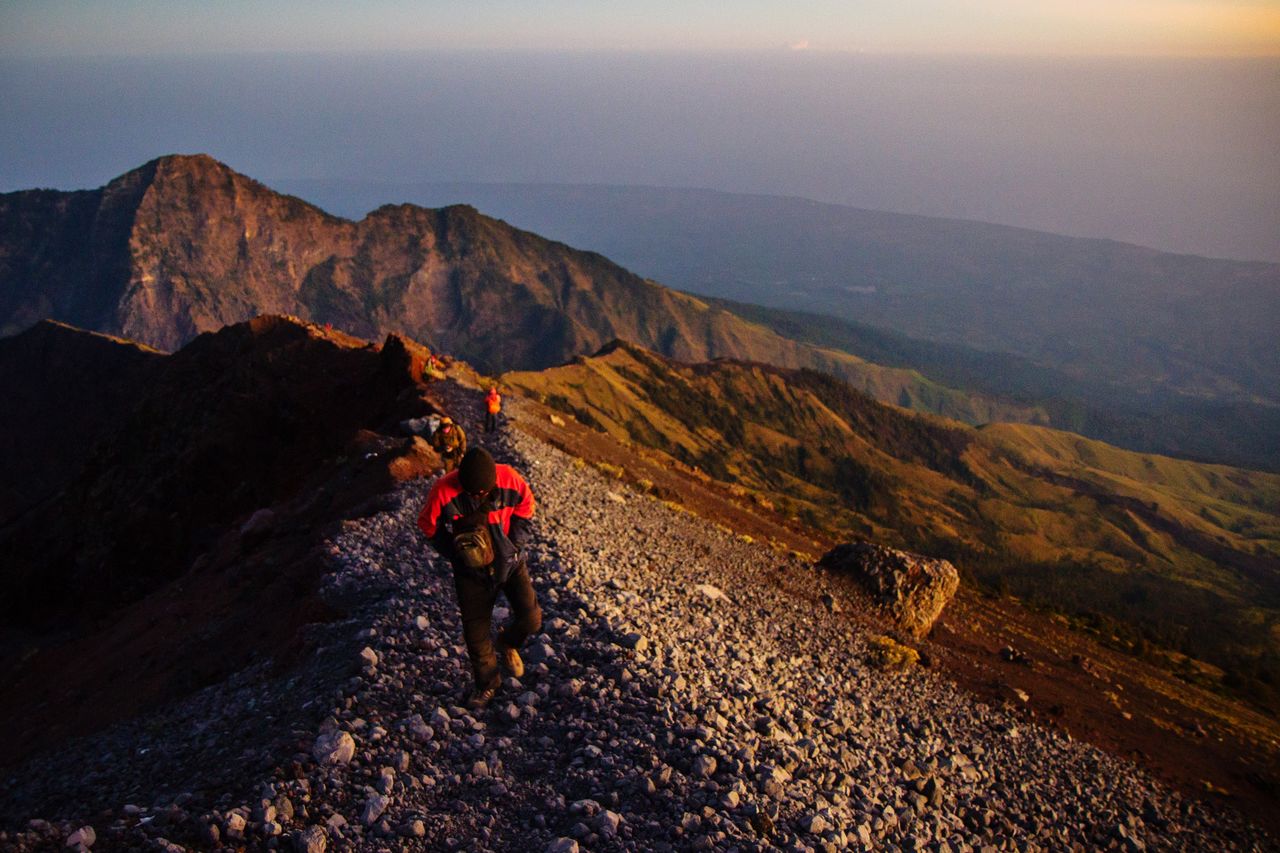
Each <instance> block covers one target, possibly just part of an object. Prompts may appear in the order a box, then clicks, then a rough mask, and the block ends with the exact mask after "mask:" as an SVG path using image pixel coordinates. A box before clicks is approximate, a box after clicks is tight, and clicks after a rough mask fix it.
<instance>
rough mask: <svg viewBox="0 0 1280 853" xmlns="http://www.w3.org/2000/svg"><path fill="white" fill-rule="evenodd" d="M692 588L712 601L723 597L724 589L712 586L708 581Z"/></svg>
mask: <svg viewBox="0 0 1280 853" xmlns="http://www.w3.org/2000/svg"><path fill="white" fill-rule="evenodd" d="M694 590H696V591H697V592H700V593H702V594H703V595H705V596H706V597H707V598H709V599H711V600H712V601H721V600H723V599H724V597H725V594H724V591H723V590H722V589H720V587H718V586H712V585H711V584H709V583H700V584H698V585H697V586H695V587H694Z"/></svg>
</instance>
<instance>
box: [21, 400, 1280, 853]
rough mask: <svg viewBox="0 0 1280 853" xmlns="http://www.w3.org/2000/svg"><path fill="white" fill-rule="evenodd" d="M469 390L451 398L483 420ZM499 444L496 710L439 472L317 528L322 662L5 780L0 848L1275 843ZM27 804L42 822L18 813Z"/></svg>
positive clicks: (778, 558)
mask: <svg viewBox="0 0 1280 853" xmlns="http://www.w3.org/2000/svg"><path fill="white" fill-rule="evenodd" d="M478 400H479V397H478V395H473V394H471V393H470V392H464V391H462V390H460V389H453V390H452V391H451V392H450V401H451V404H452V406H456V407H457V409H459V410H462V411H463V412H464V413H465V414H469V415H471V416H472V418H471V421H470V422H475V418H476V417H477V416H478V405H477V404H478ZM477 438H478V439H480V441H482V442H484V441H486V438H487V437H485V436H481V435H476V436H473V440H474V439H477ZM487 444H488V446H489V447H490V449H491V450H493V451H494V452H495V455H496V456H498V458H499V460H500V461H508V462H510V463H511V464H513V465H516V466H517V467H518V468H519V469H520V470H521V471H523V472H524V473H525V474H526V476H527V478H528V479H529V482H530V485H531V486H532V488H533V490H534V493H535V495H536V497H537V500H538V502H539V506H538V513H537V521H536V523H535V525H534V530H533V536H532V541H531V542H530V544H529V547H528V549H527V553H528V557H529V560H530V569H531V575H532V576H533V579H534V585H535V587H536V588H537V590H538V595H539V599H540V602H541V604H542V606H543V610H544V625H543V633H541V634H539V635H538V636H536V637H533V638H531V640H530V642H529V644H528V646H527V647H526V648H525V650H524V657H525V661H526V665H527V671H526V673H525V676H524V677H523V678H522V679H521V680H519V681H517V680H515V679H511V678H508V679H506V680H505V681H504V684H503V688H502V690H501V691H500V693H499V694H498V697H497V699H496V700H495V701H494V702H493V704H492V705H491V706H490V707H489V708H488V709H486V710H485V711H483V712H479V713H473V712H470V711H467V710H466V709H464V708H463V707H460V704H461V702H462V700H463V697H464V696H465V692H466V688H467V687H468V679H469V668H468V667H467V663H466V654H465V649H464V647H463V646H462V643H461V626H460V624H459V619H458V613H457V606H456V604H455V602H454V594H453V590H452V583H451V580H450V577H449V569H448V567H447V566H446V565H445V564H444V563H443V561H441V560H439V559H438V558H436V557H435V556H434V555H433V554H432V553H431V552H430V550H429V548H427V546H426V544H425V542H424V541H423V539H422V537H421V535H420V533H419V532H418V530H417V529H416V527H415V524H414V521H415V518H416V515H417V512H418V510H419V508H420V507H421V505H422V503H423V502H424V500H425V498H426V494H427V491H428V489H429V488H430V485H431V483H430V481H422V480H419V481H411V482H408V483H405V484H402V486H400V487H399V489H398V490H397V491H396V492H395V493H394V494H393V495H391V496H389V498H388V500H387V502H386V504H387V508H386V509H385V511H383V512H380V513H378V514H376V515H373V516H370V517H367V518H364V519H360V520H357V521H349V522H345V523H344V524H343V525H342V529H341V530H340V531H338V532H337V533H335V535H334V536H333V538H332V539H331V541H330V542H329V543H328V551H329V555H330V562H331V568H332V572H331V574H329V575H328V576H327V578H326V580H325V584H326V586H325V593H326V597H328V598H329V599H330V600H332V601H334V602H338V603H341V604H342V605H343V606H344V607H345V608H347V609H348V612H349V613H350V614H351V615H350V618H349V619H348V620H346V621H343V622H339V623H331V624H328V625H324V626H316V627H315V628H314V631H313V637H312V643H313V645H314V646H315V649H316V650H315V652H314V654H313V656H312V658H311V659H310V660H309V662H307V663H306V664H305V665H303V666H301V667H300V668H298V669H297V670H296V671H295V672H294V673H292V674H291V675H290V676H289V679H288V680H286V681H283V682H282V681H281V680H280V678H279V677H278V676H275V675H273V674H272V673H271V671H270V668H269V667H266V666H263V667H260V668H258V669H256V670H252V671H248V672H246V673H243V674H241V676H239V677H238V679H237V680H235V681H234V682H233V683H232V684H229V685H226V686H223V687H219V688H214V689H211V690H207V691H204V692H202V693H200V694H197V695H196V696H194V697H192V698H190V699H188V700H187V701H185V702H183V703H179V705H177V706H176V707H175V708H173V709H170V710H169V711H166V712H165V713H164V714H161V715H156V716H155V717H152V718H149V719H148V720H147V721H145V722H141V723H137V724H133V725H131V726H124V727H118V728H116V729H113V730H111V731H109V732H106V733H103V734H101V735H99V736H96V737H94V738H90V739H87V740H85V741H82V742H79V743H77V744H74V745H72V746H70V747H69V748H68V749H67V750H65V751H64V752H63V754H62V756H61V757H59V758H57V759H51V758H46V759H42V761H41V763H40V764H38V765H36V764H33V765H31V766H30V767H28V768H26V769H25V770H24V771H22V772H20V773H18V774H11V776H10V777H9V778H7V779H6V780H5V784H6V793H5V797H6V799H9V800H10V806H8V807H6V808H5V810H4V812H3V814H4V815H5V818H6V820H7V821H8V822H9V823H8V825H9V827H10V831H9V832H7V833H5V834H0V847H4V848H5V849H17V850H27V849H36V848H40V847H46V846H48V847H52V846H58V847H62V846H63V845H64V844H65V843H66V842H67V841H68V839H69V838H70V836H72V834H73V833H80V835H78V836H76V838H75V839H74V841H75V842H77V843H78V844H80V845H81V849H89V848H90V847H92V849H128V848H130V847H133V848H137V849H170V850H171V849H178V848H184V849H185V848H198V849H213V848H218V847H223V846H228V847H248V848H251V849H252V848H280V849H298V850H308V851H320V850H325V849H330V850H333V849H337V850H348V849H355V850H384V849H386V850H391V849H410V850H442V849H443V850H521V851H541V850H548V851H551V850H565V851H571V850H578V849H582V850H656V851H662V850H677V849H678V850H687V849H692V850H711V849H716V850H733V849H736V850H742V851H749V850H765V849H786V850H842V849H860V848H867V849H883V850H905V851H915V850H933V851H967V850H980V851H988V850H1036V849H1042V850H1066V849H1076V850H1096V849H1116V850H1144V849H1151V850H1189V849H1199V850H1251V849H1270V848H1272V847H1273V846H1274V844H1273V842H1272V841H1271V840H1270V839H1269V838H1268V837H1266V836H1265V835H1264V834H1262V833H1261V831H1259V830H1257V829H1255V828H1252V827H1250V826H1249V825H1247V824H1245V823H1244V822H1243V821H1241V820H1240V819H1239V818H1238V817H1235V816H1234V815H1232V814H1228V813H1223V812H1217V811H1212V812H1211V811H1209V810H1207V809H1206V807H1204V806H1203V805H1202V804H1200V803H1198V802H1196V801H1193V800H1190V799H1187V798H1184V797H1182V796H1180V795H1178V794H1177V793H1175V792H1171V791H1170V790H1168V789H1166V788H1164V787H1162V786H1161V785H1159V784H1158V783H1156V782H1155V781H1153V780H1152V779H1151V778H1149V777H1148V776H1147V775H1145V774H1144V773H1143V772H1141V771H1140V770H1139V769H1137V768H1136V767H1134V766H1132V765H1130V764H1127V763H1125V762H1124V761H1121V760H1119V759H1117V758H1114V757H1112V756H1109V755H1107V754H1105V753H1103V752H1101V751H1099V750H1097V749H1094V748H1092V747H1090V746H1088V745H1086V744H1082V743H1079V742H1074V741H1072V740H1071V739H1070V738H1069V737H1067V736H1066V735H1064V734H1062V733H1060V732H1057V731H1054V730H1051V729H1046V728H1041V727H1038V726H1035V725H1028V724H1027V723H1025V722H1024V721H1022V720H1020V719H1018V718H1017V717H1016V716H1014V715H1012V714H1009V713H1007V712H1005V711H1003V710H1001V709H998V708H992V707H988V706H985V705H983V704H982V703H980V702H978V701H976V700H975V699H973V698H972V697H970V696H969V695H967V694H965V693H963V692H961V691H960V690H959V689H957V688H956V687H955V686H954V685H952V684H951V683H950V682H948V681H946V680H945V679H944V678H942V677H940V676H938V675H936V674H934V673H932V672H930V671H928V670H921V669H915V670H910V671H907V672H905V673H890V672H882V671H880V670H877V669H875V668H873V667H872V666H870V665H869V664H868V663H867V660H868V648H867V644H866V642H865V640H864V631H863V627H862V626H863V624H864V623H862V622H860V621H858V619H857V618H855V614H850V613H849V612H847V610H848V609H847V608H846V609H845V610H846V612H843V613H841V612H832V611H831V610H830V609H828V608H825V607H822V606H821V605H819V606H817V607H815V606H813V603H812V601H809V600H799V599H797V598H796V597H795V596H792V595H789V594H787V593H785V592H783V591H782V590H781V588H780V586H779V585H778V584H775V583H771V582H769V579H770V578H771V577H776V576H778V575H779V574H780V573H800V574H804V573H810V574H812V575H813V577H814V583H815V584H820V583H821V580H820V576H819V575H818V574H817V573H816V572H815V570H814V569H813V568H812V567H811V566H810V565H807V564H804V563H801V562H799V561H797V560H794V559H792V558H790V557H788V556H786V555H780V554H779V553H777V552H775V551H774V550H772V549H770V548H769V547H767V546H765V545H761V544H757V543H752V542H749V541H746V540H744V539H743V538H741V537H737V536H735V535H733V534H732V533H731V532H729V531H726V530H723V529H721V528H718V527H716V526H714V525H712V524H709V523H707V522H705V521H703V520H701V519H698V518H696V517H694V516H692V515H689V514H688V513H685V512H682V511H680V510H679V509H678V508H677V507H673V506H670V505H667V504H664V503H662V502H660V501H657V500H655V499H653V498H651V497H648V496H646V495H641V494H638V493H635V492H632V491H630V490H628V489H627V488H626V487H624V486H623V485H621V484H620V483H619V482H618V481H617V480H613V479H610V478H608V477H606V476H605V475H603V474H601V473H599V472H597V471H595V470H594V469H593V468H591V467H590V466H585V465H583V464H582V463H581V462H578V461H575V460H574V459H572V458H570V457H567V456H565V455H564V454H562V453H561V452H559V451H557V450H555V449H553V448H551V447H549V446H547V445H545V444H543V443H540V442H538V441H536V440H534V439H531V438H529V437H527V436H525V435H523V434H520V433H517V432H514V431H506V430H504V431H503V432H502V433H500V434H497V435H495V436H493V437H492V438H491V439H489V440H488V442H487ZM815 588H816V587H815ZM814 599H815V600H816V599H817V596H816V595H815V596H814ZM506 615H507V614H506V613H505V609H504V608H503V607H502V606H501V604H500V607H499V610H498V617H499V618H498V620H497V621H498V622H500V621H501V619H502V618H504V617H505V616H506ZM219 715H221V716H220V717H219ZM140 750H142V751H143V752H142V753H141V754H139V751H140ZM155 750H159V751H160V752H162V753H163V754H164V755H166V756H169V758H166V759H164V760H158V759H155V758H154V757H153V758H152V759H150V760H148V759H147V756H148V755H153V751H155ZM121 762H124V763H123V764H122V763H121ZM36 775H39V776H40V777H41V778H38V779H37V778H35V776H36ZM85 779H88V780H90V782H89V783H87V784H86V783H85V782H84V780H85ZM14 804H16V805H14ZM37 808H46V809H49V810H50V811H46V812H44V815H45V816H46V817H50V818H51V819H49V820H39V819H36V820H29V819H30V818H32V817H33V816H34V815H35V813H36V812H35V811H34V810H36V809H37ZM18 814H21V816H22V820H21V821H20V822H15V820H16V818H15V816H16V815H18ZM52 818H57V819H56V820H55V819H52ZM86 827H87V828H89V830H90V831H89V832H88V833H87V834H86V833H85V832H84V830H83V828H86ZM90 836H92V838H93V839H94V840H93V841H92V842H91V843H90V844H86V843H85V841H86V839H88V838H90Z"/></svg>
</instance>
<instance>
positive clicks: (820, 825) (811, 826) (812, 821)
mask: <svg viewBox="0 0 1280 853" xmlns="http://www.w3.org/2000/svg"><path fill="white" fill-rule="evenodd" d="M800 828H801V829H802V830H803V831H804V832H807V833H809V834H810V835H819V834H821V833H823V832H826V831H827V830H828V829H830V828H831V824H829V823H827V819H826V818H824V817H823V816H822V815H820V814H812V815H809V816H808V817H805V818H803V819H802V820H801V821H800Z"/></svg>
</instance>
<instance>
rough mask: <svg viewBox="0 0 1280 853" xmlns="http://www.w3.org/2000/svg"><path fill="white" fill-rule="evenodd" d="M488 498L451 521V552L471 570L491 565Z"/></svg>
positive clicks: (492, 552)
mask: <svg viewBox="0 0 1280 853" xmlns="http://www.w3.org/2000/svg"><path fill="white" fill-rule="evenodd" d="M491 509H492V504H491V501H490V500H489V499H485V502H484V503H483V504H481V505H480V507H479V508H478V509H477V510H476V511H475V512H472V513H470V514H468V515H464V516H463V517H461V518H459V519H456V520H455V521H454V522H453V527H452V530H453V552H454V554H455V555H456V556H457V560H458V563H459V564H461V565H463V566H465V567H466V568H468V569H471V570H472V571H476V572H478V571H481V570H482V569H486V568H489V567H490V566H492V565H493V558H494V550H493V536H492V535H491V534H490V533H489V512H490V510H491Z"/></svg>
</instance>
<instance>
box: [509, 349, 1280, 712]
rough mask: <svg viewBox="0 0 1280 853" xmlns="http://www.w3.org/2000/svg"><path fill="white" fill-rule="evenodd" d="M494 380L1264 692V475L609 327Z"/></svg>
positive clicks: (1272, 529) (1275, 517) (1273, 493)
mask: <svg viewBox="0 0 1280 853" xmlns="http://www.w3.org/2000/svg"><path fill="white" fill-rule="evenodd" d="M505 381H507V382H508V383H510V385H512V386H513V387H515V388H517V389H519V390H520V391H521V392H523V393H526V394H529V395H534V396H537V397H539V398H541V399H543V400H545V401H546V402H548V403H550V404H551V405H553V406H556V407H558V408H560V409H562V410H564V411H566V412H569V413H571V414H573V415H574V416H575V417H577V418H578V419H579V420H581V421H583V422H585V423H587V424H589V425H593V426H595V427H596V428H598V429H601V430H604V431H606V432H608V433H610V434H612V435H614V436H615V437H618V438H620V439H623V440H626V441H629V442H632V443H635V444H640V445H644V446H647V447H650V448H654V449H657V450H660V451H662V452H665V453H667V454H669V455H670V456H672V457H673V458H675V459H678V460H680V461H682V462H684V463H686V464H691V465H696V466H698V467H699V468H701V469H702V470H703V471H704V472H706V473H707V474H709V475H710V476H712V477H714V478H716V479H719V480H723V481H726V482H729V483H734V484H737V485H738V486H740V487H742V488H745V489H747V490H749V491H751V492H753V493H755V494H756V496H757V499H758V500H760V501H767V502H769V503H771V504H774V505H775V506H777V507H778V508H779V509H782V510H783V511H784V512H786V513H788V514H790V515H794V516H796V517H798V518H800V519H802V520H804V521H806V522H807V523H809V524H812V525H814V526H817V527H819V528H822V529H825V530H828V531H830V532H832V533H834V534H836V535H837V536H839V537H841V538H846V539H854V538H865V539H870V540H873V541H877V542H883V543H887V544H894V545H898V546H902V547H906V548H910V549H914V550H919V551H923V552H926V553H930V554H933V555H936V556H943V557H947V558H949V559H952V560H954V561H955V562H956V564H957V565H958V566H959V567H960V569H961V571H962V572H964V573H965V574H966V575H967V576H968V578H969V579H970V581H971V582H976V583H979V584H981V585H983V586H985V587H986V588H988V589H991V590H996V591H1003V592H1008V593H1012V594H1015V595H1018V596H1020V597H1022V598H1025V599H1027V600H1030V601H1033V602H1036V603H1039V604H1043V605H1046V606H1050V607H1053V608H1055V609H1057V610H1061V611H1064V612H1066V613H1068V614H1071V615H1074V616H1076V617H1077V618H1079V619H1080V620H1082V621H1083V622H1085V623H1087V624H1089V625H1092V626H1093V627H1094V628H1095V629H1097V630H1101V631H1103V632H1104V633H1107V634H1108V636H1110V635H1114V636H1115V638H1116V639H1115V642H1118V643H1125V644H1127V645H1128V646H1130V647H1131V648H1133V649H1135V650H1138V651H1142V652H1144V653H1149V654H1151V655H1153V656H1156V657H1159V658H1160V659H1161V660H1163V661H1164V662H1166V663H1169V664H1171V665H1173V664H1178V665H1185V666H1190V665H1191V664H1190V663H1186V664H1182V663H1181V662H1182V661H1183V658H1182V657H1181V656H1182V655H1189V656H1191V657H1193V658H1195V659H1198V660H1201V661H1204V662H1207V663H1209V664H1211V665H1212V666H1213V667H1218V668H1220V669H1221V670H1222V672H1221V673H1219V674H1218V677H1219V678H1220V679H1221V680H1222V682H1223V683H1227V684H1228V686H1231V687H1234V688H1237V689H1241V690H1244V691H1245V692H1247V693H1248V694H1249V695H1251V696H1252V697H1253V698H1255V699H1257V700H1258V701H1260V702H1262V703H1264V704H1266V705H1267V706H1268V707H1270V708H1271V709H1272V710H1276V709H1280V693H1274V692H1273V691H1272V679H1274V678H1275V677H1277V676H1280V639H1278V638H1277V633H1278V630H1277V626H1278V625H1280V475H1276V474H1268V473H1260V472H1256V471H1249V470H1245V469H1239V468H1230V467H1226V466H1219V465H1204V464H1198V463H1193V462H1187V461H1183V460H1177V459H1172V458H1168V457H1162V456H1155V455H1150V454H1141V453H1135V452H1131V451H1125V450H1120V449H1118V448H1115V447H1111V446H1109V445H1106V444H1104V443H1102V442H1098V441H1093V440H1090V439H1085V438H1081V437H1079V436H1076V435H1073V434H1070V433H1064V432H1060V431H1056V430H1051V429H1046V428H1042V427H1035V426H1030V425H1013V424H997V425H991V426H987V427H983V428H976V429H975V428H972V427H968V426H965V425H963V424H960V423H957V422H954V421H947V420H943V419H941V418H935V417H931V416H927V415H920V414H915V413H911V412H907V411H904V410H901V409H898V408H895V407H892V406H885V405H883V404H880V403H878V402H876V401H874V400H872V399H870V398H869V397H867V396H866V395H864V394H861V393H859V392H858V391H856V390H854V389H853V388H851V387H849V386H848V385H847V384H846V383H843V382H841V381H839V380H837V379H834V378H832V377H830V376H826V375H823V374H820V373H816V372H814V371H809V370H798V371H792V370H783V369H778V368H773V367H769V366H764V365H760V364H752V363H746V362H738V361H730V360H719V361H715V362H710V363H703V364H696V365H687V364H681V363H678V362H673V361H670V360H668V359H665V358H663V357H660V356H657V355H655V354H653V353H650V352H647V351H645V350H643V349H641V348H638V347H634V346H630V345H627V344H622V343H615V344H612V345H611V346H609V347H607V348H606V349H604V350H603V351H601V353H599V354H598V355H597V356H595V357H591V358H585V359H579V360H577V361H575V362H574V363H572V364H568V365H564V366H562V367H557V368H551V369H548V370H545V371H541V372H537V373H533V372H525V373H513V374H508V375H507V376H506V377H505ZM1151 644H1155V646H1157V647H1158V649H1155V650H1153V649H1152V647H1151Z"/></svg>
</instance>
